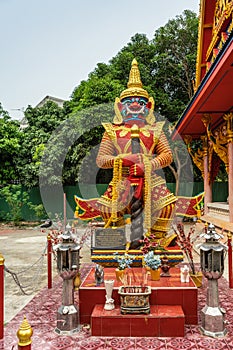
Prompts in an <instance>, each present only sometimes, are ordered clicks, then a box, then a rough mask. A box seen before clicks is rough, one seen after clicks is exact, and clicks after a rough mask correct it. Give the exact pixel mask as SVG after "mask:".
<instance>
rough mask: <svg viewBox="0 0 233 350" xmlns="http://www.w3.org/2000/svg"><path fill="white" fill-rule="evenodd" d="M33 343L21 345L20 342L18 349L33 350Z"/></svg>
mask: <svg viewBox="0 0 233 350" xmlns="http://www.w3.org/2000/svg"><path fill="white" fill-rule="evenodd" d="M31 348H32V347H31V344H28V345H25V346H22V345H19V344H18V350H31Z"/></svg>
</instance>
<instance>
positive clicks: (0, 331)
mask: <svg viewBox="0 0 233 350" xmlns="http://www.w3.org/2000/svg"><path fill="white" fill-rule="evenodd" d="M4 261H5V259H4V257H3V255H2V254H0V339H3V336H4Z"/></svg>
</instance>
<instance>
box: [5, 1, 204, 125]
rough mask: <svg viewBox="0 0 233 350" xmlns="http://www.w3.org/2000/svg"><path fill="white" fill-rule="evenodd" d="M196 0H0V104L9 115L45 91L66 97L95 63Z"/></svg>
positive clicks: (194, 7)
mask: <svg viewBox="0 0 233 350" xmlns="http://www.w3.org/2000/svg"><path fill="white" fill-rule="evenodd" d="M185 9H190V10H192V11H194V12H196V13H197V14H198V13H199V0H166V1H161V0H143V1H142V0H117V1H115V0H0V14H1V16H0V18H1V20H0V103H1V104H2V106H3V109H4V110H7V111H8V112H9V114H10V115H11V117H12V118H13V119H21V118H22V117H23V110H24V109H26V108H27V106H28V105H31V106H33V107H35V106H36V105H37V104H38V103H39V102H40V101H41V100H42V99H43V98H44V97H45V96H47V95H50V96H54V97H58V98H62V99H64V100H67V99H69V98H70V96H71V94H72V92H73V90H74V88H75V87H76V86H78V85H79V83H80V82H81V81H82V80H86V79H87V78H88V74H89V73H90V72H91V71H93V70H94V69H95V67H96V65H97V63H100V62H104V63H108V62H109V60H110V59H111V58H112V57H113V56H115V55H116V54H117V53H118V52H119V51H120V50H121V49H122V48H123V47H124V46H125V45H127V43H128V42H129V41H130V39H131V37H132V36H134V35H135V34H136V33H143V34H146V36H147V38H148V39H152V38H153V35H154V32H155V30H156V29H158V28H159V27H161V26H164V25H165V24H166V23H167V22H168V20H169V19H173V18H175V17H176V16H177V15H181V14H182V12H183V11H184V10H185Z"/></svg>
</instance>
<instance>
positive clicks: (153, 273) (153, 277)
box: [150, 269, 160, 281]
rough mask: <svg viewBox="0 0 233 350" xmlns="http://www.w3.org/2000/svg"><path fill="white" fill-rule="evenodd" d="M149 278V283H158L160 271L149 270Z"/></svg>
mask: <svg viewBox="0 0 233 350" xmlns="http://www.w3.org/2000/svg"><path fill="white" fill-rule="evenodd" d="M150 278H151V281H159V280H160V269H157V270H152V269H151V270H150Z"/></svg>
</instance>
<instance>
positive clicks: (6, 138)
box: [0, 104, 22, 185]
mask: <svg viewBox="0 0 233 350" xmlns="http://www.w3.org/2000/svg"><path fill="white" fill-rule="evenodd" d="M21 139H22V138H21V132H20V129H19V123H18V122H16V121H13V120H11V119H10V116H9V114H8V113H7V112H6V111H4V110H3V108H2V105H1V104H0V184H1V185H3V184H7V183H10V182H13V181H16V180H17V179H18V174H17V169H16V163H17V156H18V154H19V152H20V141H21Z"/></svg>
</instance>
